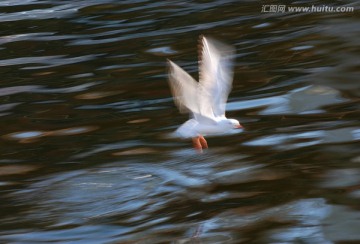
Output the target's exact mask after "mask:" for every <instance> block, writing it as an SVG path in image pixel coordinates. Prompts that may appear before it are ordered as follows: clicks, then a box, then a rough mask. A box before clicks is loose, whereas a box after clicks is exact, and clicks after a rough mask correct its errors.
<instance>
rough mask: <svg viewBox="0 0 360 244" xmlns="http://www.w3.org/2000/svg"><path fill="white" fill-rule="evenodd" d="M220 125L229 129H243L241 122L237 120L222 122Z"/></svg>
mask: <svg viewBox="0 0 360 244" xmlns="http://www.w3.org/2000/svg"><path fill="white" fill-rule="evenodd" d="M219 124H220V125H221V126H223V127H225V128H227V129H240V128H243V127H242V125H241V124H240V122H239V121H238V120H236V119H224V120H220V121H219Z"/></svg>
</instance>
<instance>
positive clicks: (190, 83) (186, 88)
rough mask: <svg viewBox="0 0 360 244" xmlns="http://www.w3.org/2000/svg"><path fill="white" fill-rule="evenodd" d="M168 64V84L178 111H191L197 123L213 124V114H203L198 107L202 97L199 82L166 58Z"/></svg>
mask: <svg viewBox="0 0 360 244" xmlns="http://www.w3.org/2000/svg"><path fill="white" fill-rule="evenodd" d="M168 65H169V85H170V88H171V91H172V94H173V97H174V102H175V104H176V105H177V107H178V108H179V111H180V112H181V113H187V112H191V114H192V115H193V117H194V118H195V119H196V120H197V121H198V122H199V123H204V124H214V122H215V120H214V116H213V114H211V113H209V114H205V113H204V111H202V110H201V109H200V106H199V101H201V100H203V99H202V98H201V97H200V96H201V94H199V83H198V82H196V81H195V80H194V79H193V78H192V77H191V76H190V75H189V74H188V73H187V72H186V71H184V70H183V69H182V68H180V67H179V66H178V65H176V64H175V63H174V62H172V61H170V60H168Z"/></svg>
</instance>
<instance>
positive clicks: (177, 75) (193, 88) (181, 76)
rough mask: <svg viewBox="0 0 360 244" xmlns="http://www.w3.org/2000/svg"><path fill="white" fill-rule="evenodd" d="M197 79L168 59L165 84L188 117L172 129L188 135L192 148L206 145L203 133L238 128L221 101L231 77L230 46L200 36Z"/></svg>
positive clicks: (225, 97)
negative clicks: (167, 83)
mask: <svg viewBox="0 0 360 244" xmlns="http://www.w3.org/2000/svg"><path fill="white" fill-rule="evenodd" d="M199 42H200V45H199V46H200V47H199V82H196V81H195V80H194V79H193V78H192V77H191V76H190V75H189V74H188V73H186V72H185V71H184V70H183V69H182V68H180V67H179V66H178V65H176V64H175V63H173V62H172V61H170V60H168V64H169V84H170V88H171V91H172V94H173V97H174V101H175V104H176V105H177V106H178V108H179V110H180V112H181V113H184V112H189V113H190V117H191V118H190V119H189V120H188V121H186V122H185V123H184V124H182V125H181V126H180V127H179V128H178V129H177V130H176V133H177V134H178V135H180V136H181V137H183V138H192V140H193V144H194V147H195V149H197V150H199V151H202V148H207V147H208V146H207V142H206V140H205V138H204V136H205V135H218V134H222V133H226V132H229V131H231V130H233V129H235V128H242V126H241V125H240V123H239V121H238V120H236V119H228V118H226V117H225V105H226V101H227V98H228V95H229V93H230V91H231V87H232V80H233V60H234V53H235V50H234V48H233V47H232V46H229V45H226V44H224V43H221V42H219V41H217V40H214V39H210V38H207V37H206V38H205V37H204V36H200V41H199Z"/></svg>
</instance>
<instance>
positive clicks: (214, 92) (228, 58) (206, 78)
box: [199, 36, 235, 117]
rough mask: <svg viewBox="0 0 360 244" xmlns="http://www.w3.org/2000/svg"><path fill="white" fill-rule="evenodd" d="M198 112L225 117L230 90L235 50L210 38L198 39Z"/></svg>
mask: <svg viewBox="0 0 360 244" xmlns="http://www.w3.org/2000/svg"><path fill="white" fill-rule="evenodd" d="M199 52H200V53H199V77H200V91H201V93H202V96H201V97H202V98H203V101H201V103H200V110H202V111H206V112H205V113H210V112H212V113H213V114H214V116H215V117H220V116H225V105H226V101H227V98H228V96H229V93H230V91H231V88H232V80H233V66H234V65H233V63H234V53H235V49H234V48H233V47H232V46H229V45H226V44H224V43H221V42H219V41H216V40H214V39H211V38H205V37H204V36H201V37H200V49H199Z"/></svg>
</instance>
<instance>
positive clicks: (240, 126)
mask: <svg viewBox="0 0 360 244" xmlns="http://www.w3.org/2000/svg"><path fill="white" fill-rule="evenodd" d="M235 128H236V129H242V128H244V127H243V126H242V125H237V126H236V127H235Z"/></svg>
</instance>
